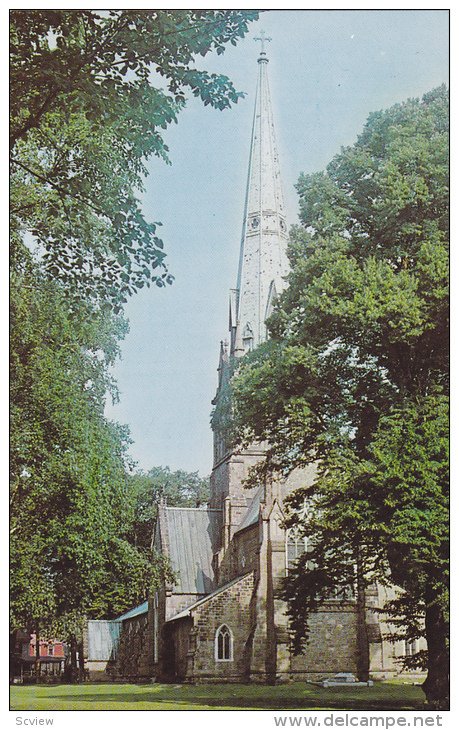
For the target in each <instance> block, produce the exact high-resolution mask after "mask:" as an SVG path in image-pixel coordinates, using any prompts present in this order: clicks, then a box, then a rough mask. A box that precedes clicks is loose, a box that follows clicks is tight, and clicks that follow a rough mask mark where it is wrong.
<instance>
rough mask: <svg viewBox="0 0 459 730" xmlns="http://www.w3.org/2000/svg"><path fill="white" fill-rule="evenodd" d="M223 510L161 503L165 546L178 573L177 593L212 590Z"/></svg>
mask: <svg viewBox="0 0 459 730" xmlns="http://www.w3.org/2000/svg"><path fill="white" fill-rule="evenodd" d="M221 529H222V510H217V509H209V508H207V507H204V508H198V507H197V508H192V507H161V508H160V510H159V530H160V536H161V546H162V549H163V550H164V552H165V554H166V555H167V556H168V557H169V560H170V562H171V567H172V570H173V571H174V573H175V574H176V583H175V586H174V593H198V594H203V593H210V592H211V591H213V590H214V588H215V575H214V571H213V567H212V559H213V555H214V553H215V552H217V550H218V549H219V547H220V545H219V542H220V534H221Z"/></svg>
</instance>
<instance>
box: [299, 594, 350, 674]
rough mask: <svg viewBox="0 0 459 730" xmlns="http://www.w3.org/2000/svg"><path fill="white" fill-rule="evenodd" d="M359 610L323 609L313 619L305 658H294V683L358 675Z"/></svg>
mask: <svg viewBox="0 0 459 730" xmlns="http://www.w3.org/2000/svg"><path fill="white" fill-rule="evenodd" d="M357 666H358V643H357V607H356V605H355V603H352V602H349V603H346V604H344V605H343V604H342V603H341V602H340V601H336V604H335V605H334V604H333V603H332V602H330V603H329V604H328V605H324V606H322V607H320V608H319V609H318V611H317V613H316V614H314V615H313V616H311V618H310V635H309V639H308V642H307V645H306V648H305V651H304V654H301V655H299V656H293V655H292V657H291V669H290V674H291V677H290V678H291V679H298V680H299V679H313V680H314V679H317V678H319V677H322V676H324V675H327V674H335V673H336V672H353V673H354V674H356V673H357Z"/></svg>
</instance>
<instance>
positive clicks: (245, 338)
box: [242, 322, 253, 352]
mask: <svg viewBox="0 0 459 730" xmlns="http://www.w3.org/2000/svg"><path fill="white" fill-rule="evenodd" d="M242 346H243V348H244V352H251V351H252V350H253V329H252V325H251V324H250V322H247V324H246V326H245V327H244V331H243V333H242Z"/></svg>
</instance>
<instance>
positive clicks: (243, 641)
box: [173, 574, 254, 682]
mask: <svg viewBox="0 0 459 730" xmlns="http://www.w3.org/2000/svg"><path fill="white" fill-rule="evenodd" d="M253 585H254V578H253V574H248V575H246V576H244V577H242V578H241V580H240V581H238V582H237V583H235V584H234V585H232V586H230V587H229V588H227V589H226V590H223V591H221V593H218V594H217V595H216V596H214V597H213V598H211V599H210V600H208V601H206V602H204V603H202V604H201V605H200V606H198V607H197V608H196V609H194V610H193V611H192V619H193V622H192V624H191V623H190V624H189V625H188V626H185V625H184V624H182V626H178V625H177V626H176V627H174V645H175V647H178V648H179V650H178V655H180V660H179V662H181V661H182V659H181V657H182V656H183V653H184V651H185V648H186V650H187V669H186V677H183V678H186V679H187V680H188V681H194V682H199V681H203V682H204V681H205V682H222V681H224V682H241V681H245V680H246V679H247V677H248V668H249V662H250V651H249V646H248V641H247V640H248V637H249V636H250V633H251V629H252V626H251V619H250V611H249V606H250V600H251V597H252V594H253ZM173 623H174V624H180V623H182V622H181V621H177V622H173ZM223 623H225V624H226V625H227V626H228V628H229V629H230V631H231V633H232V636H233V660H232V661H217V660H216V658H215V635H216V632H217V629H218V628H219V627H220V626H221V625H222V624H223Z"/></svg>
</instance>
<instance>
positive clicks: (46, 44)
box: [10, 10, 258, 307]
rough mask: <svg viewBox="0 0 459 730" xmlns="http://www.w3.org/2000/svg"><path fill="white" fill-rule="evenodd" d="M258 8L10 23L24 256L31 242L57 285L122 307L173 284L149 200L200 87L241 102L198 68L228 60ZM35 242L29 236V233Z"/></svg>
mask: <svg viewBox="0 0 459 730" xmlns="http://www.w3.org/2000/svg"><path fill="white" fill-rule="evenodd" d="M257 16H258V12H257V11H239V10H156V11H155V10H151V11H135V10H109V11H103V12H102V11H96V10H80V11H65V10H26V11H24V10H17V11H12V12H11V14H10V18H11V36H10V37H11V91H12V93H11V117H10V131H11V137H10V139H11V142H10V144H11V164H12V177H11V183H12V185H11V203H12V227H13V230H14V231H16V232H17V233H18V235H17V236H16V237H13V256H18V255H19V253H18V252H17V250H16V247H17V245H18V242H20V241H22V240H26V241H27V243H28V245H31V244H30V241H31V240H32V241H33V242H34V244H35V247H36V249H37V252H38V253H39V255H40V257H41V260H42V263H43V267H44V271H45V272H46V274H47V276H48V278H50V279H56V278H59V279H60V280H61V281H62V282H63V283H65V286H66V288H67V289H68V291H69V292H71V293H72V295H73V296H74V297H76V298H77V299H79V300H84V301H88V300H93V301H96V302H97V301H103V302H104V304H105V305H109V304H110V305H111V306H114V307H120V306H121V305H122V304H123V303H124V302H126V299H127V297H128V296H129V295H130V294H132V293H134V292H135V291H137V290H138V289H139V288H141V287H143V286H144V285H147V286H149V285H150V282H152V281H153V282H155V284H157V285H158V286H164V285H165V284H166V283H170V282H171V281H172V277H171V275H170V274H168V273H167V271H166V269H165V264H164V256H165V254H164V251H163V243H162V241H161V240H160V238H158V236H157V226H158V225H159V224H157V223H153V222H148V221H147V220H146V219H145V218H144V215H143V213H142V211H141V208H140V204H139V200H138V193H139V192H140V191H142V190H143V178H144V177H145V175H146V174H147V170H146V167H145V161H146V160H147V159H148V158H149V157H151V156H152V155H156V156H158V157H161V158H163V159H164V160H166V161H168V149H167V146H166V144H165V142H164V139H163V130H165V129H167V127H168V126H169V125H170V124H171V123H173V122H176V121H177V114H178V112H179V111H180V109H181V108H182V107H183V105H184V103H185V94H186V93H187V92H190V93H192V94H194V96H197V97H200V98H201V100H202V101H203V103H204V104H210V105H212V106H214V107H215V108H217V109H225V108H227V107H229V106H230V105H231V104H233V103H236V102H237V101H238V99H239V98H240V97H241V96H242V94H241V93H240V92H237V91H236V90H235V89H234V87H233V85H232V83H231V82H230V80H229V79H228V78H226V77H225V76H222V75H217V74H209V73H208V72H206V71H200V70H198V69H197V68H195V66H194V60H195V57H196V56H197V55H200V56H205V55H206V54H207V53H209V52H211V51H216V52H217V53H223V51H224V47H225V44H226V43H232V44H233V45H234V44H235V43H236V42H237V40H238V39H239V38H240V37H242V36H244V34H245V33H246V32H247V28H248V23H249V22H250V21H251V20H254V19H255V18H256V17H257ZM26 232H27V234H28V237H26V238H24V236H25V234H26Z"/></svg>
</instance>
